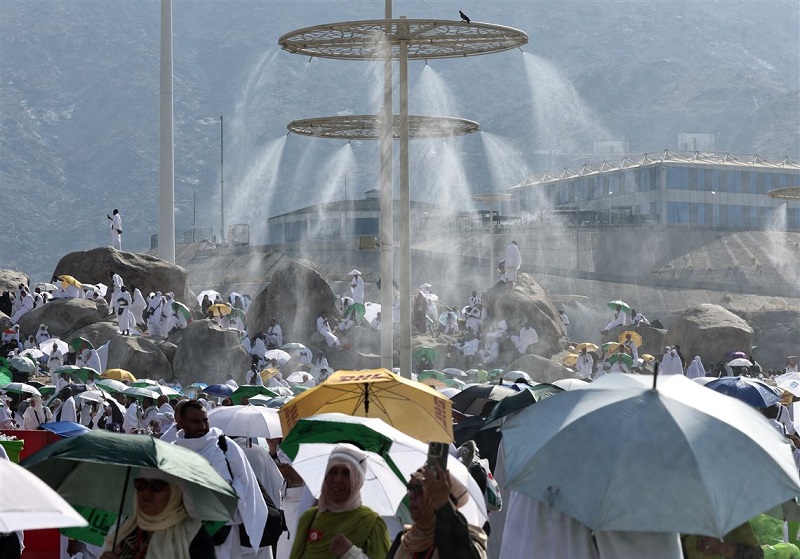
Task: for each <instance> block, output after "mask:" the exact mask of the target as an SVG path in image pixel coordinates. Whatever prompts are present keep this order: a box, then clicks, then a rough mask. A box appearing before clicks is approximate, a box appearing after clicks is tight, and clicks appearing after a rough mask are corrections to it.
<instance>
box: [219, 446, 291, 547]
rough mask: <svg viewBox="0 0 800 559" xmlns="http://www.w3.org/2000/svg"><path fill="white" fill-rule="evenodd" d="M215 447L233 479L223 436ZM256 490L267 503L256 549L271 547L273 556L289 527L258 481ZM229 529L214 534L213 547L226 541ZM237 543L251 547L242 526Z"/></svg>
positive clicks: (226, 527) (223, 528)
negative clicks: (262, 527) (259, 541)
mask: <svg viewBox="0 0 800 559" xmlns="http://www.w3.org/2000/svg"><path fill="white" fill-rule="evenodd" d="M217 446H219V448H220V449H221V450H222V453H223V454H225V464H226V465H227V466H228V473H229V474H230V475H231V479H233V472H231V465H230V462H228V456H227V452H228V441H227V439H226V438H225V435H220V436H219V439H217ZM258 488H259V490H260V491H261V496H262V497H264V502H265V503H267V523H266V524H265V525H264V532H263V533H262V534H261V543H259V545H258V547H272V551H273V555H275V551H276V548H277V545H278V540H280V538H281V535H282V534H283V533H284V532H288V531H289V527H288V526H287V525H286V517H285V516H284V514H283V511H282V510H281V509H279V508H278V507H276V506H275V503H274V501H273V500H272V498H271V497H270V496H269V493H267V490H266V489H264V486H263V485H261V482H260V481H259V482H258ZM230 528H231V527H230V526H223V527H222V528H220V529H219V531H218V532H217V533H215V534H214V537H213V538H212V540H214V543H215V545H219V543H222V542H224V541H225V540H226V539H227V537H228V532H230ZM223 532H224V533H223ZM218 538H222V539H221V541H219V543H217V542H216V540H217V539H218ZM239 541H240V542H241V544H242V547H251V548H252V547H253V545H252V544H251V543H250V537H249V536H248V535H247V532H246V531H245V529H244V524H239Z"/></svg>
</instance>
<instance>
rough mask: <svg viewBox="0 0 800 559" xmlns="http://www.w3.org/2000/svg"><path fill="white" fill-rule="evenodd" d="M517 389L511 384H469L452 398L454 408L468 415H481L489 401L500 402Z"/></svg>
mask: <svg viewBox="0 0 800 559" xmlns="http://www.w3.org/2000/svg"><path fill="white" fill-rule="evenodd" d="M514 394H517V391H516V390H514V389H513V388H511V387H509V386H500V385H498V384H476V385H475V386H468V387H467V388H465V389H464V390H462V391H461V392H459V393H458V394H456V395H455V396H453V398H452V399H451V400H452V402H453V409H454V410H458V411H460V412H461V413H464V414H467V415H480V414H481V413H482V412H483V409H484V407H485V406H486V404H487V403H489V402H499V401H500V400H502V399H503V398H507V397H508V396H513V395H514Z"/></svg>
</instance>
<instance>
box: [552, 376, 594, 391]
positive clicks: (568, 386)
mask: <svg viewBox="0 0 800 559" xmlns="http://www.w3.org/2000/svg"><path fill="white" fill-rule="evenodd" d="M553 386H558V387H559V388H563V389H564V390H576V389H581V388H586V387H587V386H589V383H588V382H587V381H585V380H583V379H580V378H562V379H559V380H554V381H553Z"/></svg>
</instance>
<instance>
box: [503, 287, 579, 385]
mask: <svg viewBox="0 0 800 559" xmlns="http://www.w3.org/2000/svg"><path fill="white" fill-rule="evenodd" d="M517 279H519V277H518V278H517ZM511 371H524V372H526V373H528V375H529V376H530V377H531V379H532V380H533V381H535V382H553V381H556V380H561V379H565V378H578V376H577V375H576V374H575V373H573V372H571V371H569V370H567V368H566V367H564V366H563V365H562V364H561V363H558V362H557V361H553V360H552V359H547V358H545V357H541V356H539V355H530V354H528V355H523V356H521V357H520V358H519V359H517V360H516V361H514V362H513V363H511V365H509V366H508V367H506V370H505V372H504V373H503V374H505V373H508V372H511Z"/></svg>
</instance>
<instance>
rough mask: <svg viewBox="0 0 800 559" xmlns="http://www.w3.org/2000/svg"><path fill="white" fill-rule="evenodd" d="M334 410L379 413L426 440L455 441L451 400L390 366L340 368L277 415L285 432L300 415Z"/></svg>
mask: <svg viewBox="0 0 800 559" xmlns="http://www.w3.org/2000/svg"><path fill="white" fill-rule="evenodd" d="M331 412H339V413H345V414H347V415H352V416H356V417H377V418H379V419H382V420H383V421H385V422H386V423H388V424H389V425H392V426H393V427H395V428H396V429H399V430H400V431H402V432H404V433H405V434H407V435H410V436H412V437H414V438H415V439H418V440H420V441H424V442H431V441H439V442H452V440H453V422H452V407H451V403H450V400H449V399H447V398H445V397H444V395H442V394H441V393H439V392H437V391H436V390H434V389H433V388H431V387H429V386H426V385H424V384H421V383H419V382H415V381H412V380H408V379H405V378H403V377H401V376H398V375H396V374H394V373H392V372H390V371H387V370H386V369H367V370H363V371H337V372H335V373H334V374H332V375H331V376H330V377H329V378H328V379H327V380H326V381H325V382H323V383H322V384H320V385H319V386H317V387H315V388H311V389H310V390H306V391H305V392H303V393H302V394H300V395H298V396H296V397H295V398H294V399H292V400H290V401H289V402H287V403H286V404H285V405H284V406H283V407H282V408H281V409H280V410H279V411H278V415H279V416H280V418H281V427H282V428H283V432H284V433H289V431H291V430H292V427H294V425H295V423H297V422H298V421H299V420H300V419H302V418H305V417H310V416H312V415H316V414H320V413H331Z"/></svg>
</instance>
